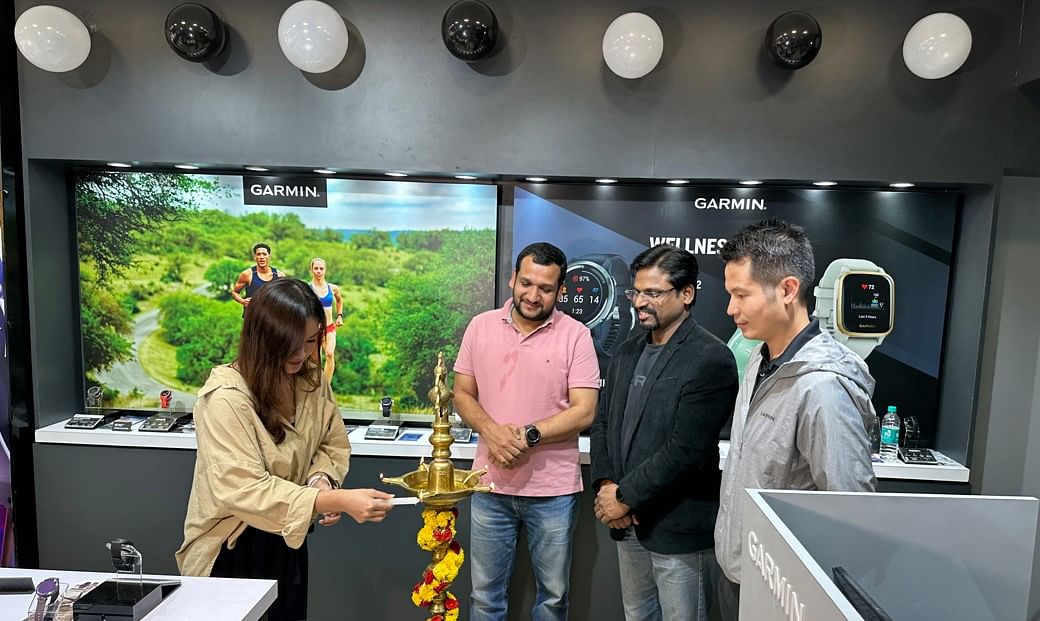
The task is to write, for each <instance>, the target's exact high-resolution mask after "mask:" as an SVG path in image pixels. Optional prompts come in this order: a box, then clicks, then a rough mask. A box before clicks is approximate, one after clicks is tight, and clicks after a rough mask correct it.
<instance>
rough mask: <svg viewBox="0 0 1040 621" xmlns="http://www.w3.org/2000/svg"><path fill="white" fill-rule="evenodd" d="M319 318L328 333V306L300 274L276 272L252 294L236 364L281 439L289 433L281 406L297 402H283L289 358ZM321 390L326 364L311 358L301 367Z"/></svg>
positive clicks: (259, 409) (260, 411) (277, 441)
mask: <svg viewBox="0 0 1040 621" xmlns="http://www.w3.org/2000/svg"><path fill="white" fill-rule="evenodd" d="M308 319H314V320H315V321H317V322H318V325H319V326H321V334H322V335H324V334H325V311H324V310H323V309H322V307H321V302H320V301H319V300H318V296H317V295H315V294H314V291H312V290H311V288H310V286H308V285H307V284H306V283H304V282H303V281H301V280H296V279H295V278H276V279H274V280H272V281H271V282H269V283H267V284H266V285H264V286H263V287H261V289H260V291H258V292H257V293H256V295H254V296H253V297H251V298H249V306H247V307H246V313H245V319H244V320H243V323H242V334H241V336H240V337H239V341H238V358H237V359H236V360H235V368H236V369H238V372H239V373H241V374H242V377H243V378H244V379H245V382H246V384H247V385H248V386H249V390H250V391H252V393H253V399H254V405H255V406H256V411H257V415H258V416H259V417H260V420H262V421H263V423H264V428H265V429H267V431H268V433H270V434H271V437H272V438H274V441H275V444H280V443H281V441H282V440H284V439H285V429H284V428H283V427H282V420H281V414H280V413H281V412H283V411H285V408H286V406H288V407H289V408H291V407H292V404H291V403H289V404H286V403H282V400H283V398H284V394H285V393H284V392H283V391H282V390H280V389H282V388H283V387H284V386H285V361H286V360H288V359H289V358H290V357H291V356H292V355H293V354H295V353H296V352H298V351H300V348H301V347H303V343H304V341H306V340H307V339H308V338H309V337H310V336H313V335H310V334H306V332H307V320H308ZM296 375H297V376H298V377H301V378H303V379H304V380H305V381H306V382H307V383H308V384H309V385H310V390H316V389H317V388H318V386H320V385H321V368H320V367H319V366H318V365H316V364H314V363H313V362H312V361H310V360H308V361H306V362H305V363H304V365H303V367H302V368H301V369H300V370H299V371H298V372H297V373H296Z"/></svg>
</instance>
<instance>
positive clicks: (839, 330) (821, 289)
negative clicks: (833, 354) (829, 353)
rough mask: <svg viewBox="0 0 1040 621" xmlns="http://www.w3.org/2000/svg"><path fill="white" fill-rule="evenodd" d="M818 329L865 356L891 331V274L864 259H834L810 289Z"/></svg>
mask: <svg viewBox="0 0 1040 621" xmlns="http://www.w3.org/2000/svg"><path fill="white" fill-rule="evenodd" d="M813 293H814V294H815V295H816V309H815V310H814V311H813V316H814V317H817V318H819V320H820V328H821V329H824V330H827V331H828V332H829V333H830V334H831V336H833V337H834V339H835V340H836V341H838V342H839V343H843V344H845V346H847V347H848V348H849V349H851V350H852V351H854V352H856V354H857V355H859V357H860V358H864V359H865V358H866V357H867V356H869V355H870V352H872V351H874V348H875V347H877V346H878V345H880V344H881V343H882V342H883V341H884V340H885V337H886V336H888V334H889V333H890V332H892V327H893V325H894V323H895V316H896V315H895V310H896V307H895V297H896V286H895V281H894V280H892V277H891V276H889V275H888V274H886V273H885V270H883V269H882V268H881V267H880V266H878V265H877V264H876V263H874V262H873V261H869V260H867V259H835V260H834V261H832V262H831V264H830V265H828V266H827V269H826V271H824V273H823V278H821V279H820V284H819V285H818V286H817V287H816V288H815V289H814V290H813Z"/></svg>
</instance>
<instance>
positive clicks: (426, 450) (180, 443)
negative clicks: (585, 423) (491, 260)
mask: <svg viewBox="0 0 1040 621" xmlns="http://www.w3.org/2000/svg"><path fill="white" fill-rule="evenodd" d="M64 425H65V421H61V422H58V423H54V424H53V425H48V426H47V427H43V428H40V429H37V430H36V442H38V443H43V444H86V445H97V446H127V447H134V448H165V449H189V450H194V449H195V448H196V444H195V434H194V433H157V432H148V431H138V428H139V427H140V426H141V423H140V422H136V423H134V426H133V430H132V431H112V430H111V429H87V430H84V429H65V428H64ZM366 429H367V427H365V426H360V427H358V428H357V429H353V430H352V431H351V432H350V434H349V437H350V446H351V454H352V455H355V456H358V457H370V456H371V457H414V458H416V459H418V458H420V457H424V456H429V454H430V443H429V438H430V434H431V433H433V431H432V430H431V429H429V428H423V427H402V428H401V433H400V434H399V435H398V439H397V440H393V441H390V440H366V439H365V430H366ZM404 434H418V435H419V437H418V438H417V439H415V440H401V439H400V438H401V436H402V435H404ZM473 438H474V440H473V441H472V442H469V443H466V444H459V443H455V444H453V445H452V446H451V454H452V457H454V458H455V459H473V457H474V456H475V455H476V451H477V443H476V434H474V436H473ZM578 451H579V454H580V460H581V463H582V464H588V463H589V438H588V436H581V437H580V438H579V439H578ZM932 452H933V453H935V456H936V458H937V459H938V460H939V462H941V463H940V464H939V465H938V466H924V465H909V464H904V463H901V462H897V463H878V464H874V472H875V474H876V475H877V477H878V478H879V479H895V480H904V481H936V482H943V483H967V482H968V475H969V470H968V468H965V467H964V465H962V464H960V463H957V462H956V461H954V460H953V459H951V458H949V457H947V456H946V455H944V454H942V453H940V452H939V451H936V450H933V451H932ZM728 453H729V442H727V441H725V440H723V441H722V442H719V457H720V461H719V467H722V466H723V465H725V463H726V456H727V454H728Z"/></svg>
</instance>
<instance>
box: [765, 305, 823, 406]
mask: <svg viewBox="0 0 1040 621" xmlns="http://www.w3.org/2000/svg"><path fill="white" fill-rule="evenodd" d="M819 334H820V320H819V319H816V318H815V317H814V318H813V320H812V321H810V322H809V325H807V326H805V327H804V328H802V331H801V332H799V333H798V336H796V337H794V340H793V341H791V344H790V345H788V346H787V349H785V350H784V353H782V354H780V355H779V356H777V357H776V359H775V360H770V359H769V345H767V344H765V343H763V344H762V364H761V365H759V367H758V376H757V377H755V390H754V391H753V392H752V393H751V394H755V392H757V391H758V387H759V386H761V385H762V382H764V381H765V380H766V378H767V377H769V376H770V375H772V374H773V373H776V370H777V369H779V368H780V365H782V364H784V363H785V362H790V361H791V358H794V355H795V354H797V353H798V350H799V349H801V348H802V347H803V346H804V345H805V344H806V343H808V342H809V341H811V340H812V339H813V338H814V337H816V336H817V335H819Z"/></svg>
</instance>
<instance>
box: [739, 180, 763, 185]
mask: <svg viewBox="0 0 1040 621" xmlns="http://www.w3.org/2000/svg"><path fill="white" fill-rule="evenodd" d="M740 185H762V182H761V181H758V180H757V179H745V180H744V181H741V182H740Z"/></svg>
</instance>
